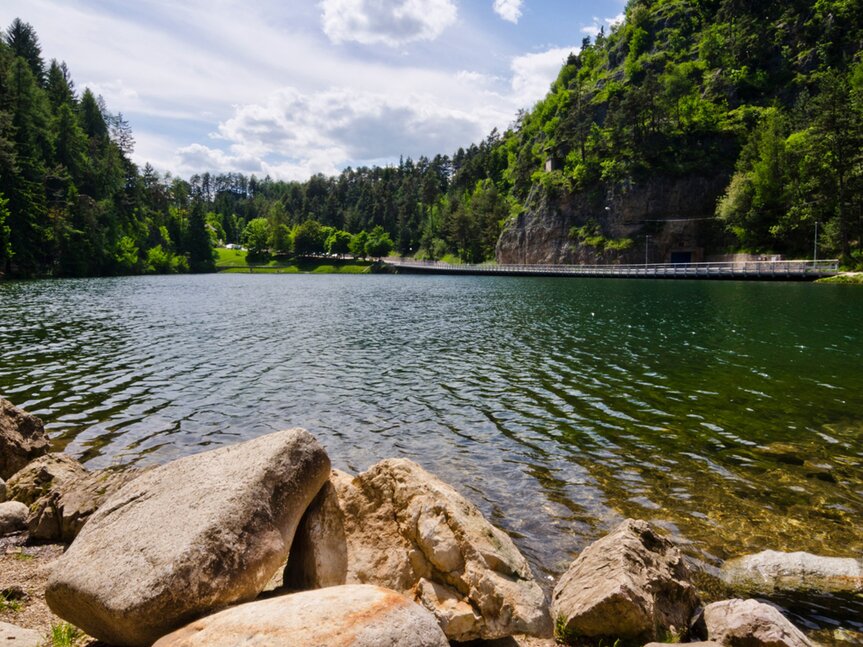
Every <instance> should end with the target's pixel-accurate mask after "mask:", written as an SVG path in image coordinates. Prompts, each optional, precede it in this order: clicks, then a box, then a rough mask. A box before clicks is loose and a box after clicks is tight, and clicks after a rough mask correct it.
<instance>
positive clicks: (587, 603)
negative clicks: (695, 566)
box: [551, 519, 700, 644]
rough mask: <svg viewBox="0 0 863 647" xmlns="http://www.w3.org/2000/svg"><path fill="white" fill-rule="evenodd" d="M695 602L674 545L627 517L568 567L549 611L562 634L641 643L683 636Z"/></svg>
mask: <svg viewBox="0 0 863 647" xmlns="http://www.w3.org/2000/svg"><path fill="white" fill-rule="evenodd" d="M699 604H700V602H699V598H698V594H697V592H696V590H695V587H694V586H693V585H692V583H691V581H690V573H689V570H688V569H687V567H686V564H685V563H684V561H683V558H682V556H681V554H680V551H679V550H678V549H677V547H676V546H675V545H674V544H673V543H672V542H671V541H669V540H668V539H666V538H665V537H663V536H662V535H660V534H658V533H657V532H656V530H655V529H654V528H653V527H652V526H651V525H650V524H649V523H647V522H646V521H635V520H632V519H627V520H626V521H624V522H623V523H622V524H620V525H619V526H618V527H617V528H616V529H615V530H614V531H613V532H612V533H611V534H609V535H607V536H605V537H603V538H602V539H600V540H599V541H596V542H594V543H593V544H591V545H590V546H588V547H587V548H585V549H584V551H582V553H581V554H580V555H579V556H578V557H577V558H576V559H575V561H574V562H573V563H572V565H570V567H569V569H568V570H567V572H566V573H565V574H564V575H563V577H562V578H561V579H560V581H559V582H558V584H557V586H556V587H555V589H554V594H553V596H552V602H551V612H552V615H553V616H554V618H555V628H556V630H557V632H558V633H559V634H561V635H560V636H559V637H560V638H563V639H566V640H571V639H575V638H579V637H584V638H588V639H594V640H596V639H607V640H609V642H612V643H613V642H614V641H615V640H616V639H618V638H619V639H621V640H623V641H625V642H626V641H642V644H643V642H649V641H652V640H659V641H663V640H666V639H668V638H671V637H673V636H675V635H682V634H685V633H686V631H687V630H688V627H689V621H690V619H691V618H692V616H693V615H694V613H695V610H696V608H697V607H698V606H699Z"/></svg>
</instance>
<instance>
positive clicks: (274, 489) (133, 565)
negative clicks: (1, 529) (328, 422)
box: [45, 429, 330, 647]
mask: <svg viewBox="0 0 863 647" xmlns="http://www.w3.org/2000/svg"><path fill="white" fill-rule="evenodd" d="M329 472H330V463H329V459H328V457H327V455H326V453H325V452H324V450H323V448H321V446H320V445H319V444H318V442H317V441H316V440H315V439H314V438H313V437H312V436H311V435H310V434H309V433H308V432H306V431H304V430H302V429H293V430H289V431H282V432H278V433H274V434H269V435H266V436H262V437H260V438H256V439H254V440H251V441H248V442H245V443H240V444H238V445H233V446H230V447H224V448H221V449H216V450H213V451H209V452H204V453H201V454H197V455H194V456H188V457H186V458H181V459H179V460H176V461H173V462H171V463H168V464H166V465H163V466H161V467H158V468H155V469H153V470H150V471H147V472H145V473H144V474H142V475H141V476H139V477H138V478H137V479H135V480H134V481H132V482H131V483H128V484H127V485H125V486H124V487H123V488H121V489H120V490H119V491H118V492H116V493H115V494H114V495H113V496H111V497H110V498H109V499H108V500H107V501H106V502H105V503H104V504H103V505H102V507H100V508H99V510H98V511H97V512H96V513H95V514H93V516H92V517H91V518H90V520H89V521H88V522H87V524H86V525H85V526H84V528H83V529H82V530H81V532H80V534H79V535H78V537H77V538H76V539H75V541H74V542H73V543H72V545H71V546H70V547H69V549H68V550H67V551H66V553H64V554H63V556H62V557H60V558H59V559H58V560H57V561H56V562H54V564H53V566H52V569H51V573H50V576H49V579H48V586H47V589H46V593H45V597H46V600H47V602H48V605H49V606H50V607H51V609H52V611H54V613H56V614H57V615H59V616H60V617H61V618H64V619H66V620H68V621H69V622H71V623H73V624H75V625H77V626H79V627H81V628H82V629H84V630H85V631H86V632H87V633H88V634H90V635H91V636H94V637H96V638H98V639H100V640H103V641H105V642H107V643H110V644H113V645H117V646H119V647H125V646H130V647H138V646H141V647H143V646H145V645H150V644H152V643H153V642H154V641H155V640H157V639H158V638H160V637H161V636H163V635H165V634H167V633H168V632H170V631H173V630H174V629H176V628H178V627H180V626H182V625H184V624H186V623H188V622H189V621H191V620H194V619H195V618H198V617H200V616H202V615H204V614H206V613H209V612H211V611H213V610H216V609H219V608H222V607H225V606H226V605H230V604H235V603H238V602H245V601H249V600H251V599H254V598H255V597H256V596H257V595H258V593H260V591H261V590H262V589H263V588H264V586H265V585H266V583H267V581H268V580H269V579H270V577H271V576H272V574H273V573H274V572H275V571H276V569H278V568H279V567H280V565H281V564H283V563H284V561H285V559H286V557H287V554H288V550H289V547H290V545H291V541H292V539H293V535H294V531H295V530H296V527H297V524H298V523H299V521H300V518H301V517H302V515H303V512H304V511H305V509H306V508H307V506H308V504H309V503H310V502H311V500H312V499H313V498H314V497H315V495H316V494H317V492H318V490H319V489H320V488H321V486H322V485H323V484H324V483H325V482H326V480H327V477H328V476H329Z"/></svg>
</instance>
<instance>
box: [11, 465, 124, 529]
mask: <svg viewBox="0 0 863 647" xmlns="http://www.w3.org/2000/svg"><path fill="white" fill-rule="evenodd" d="M140 473H141V472H140V470H135V469H127V470H110V469H107V470H97V471H95V472H90V471H88V470H87V469H86V468H85V467H84V466H83V465H81V464H80V463H79V462H78V461H76V460H75V459H74V458H72V457H71V456H66V455H65V454H46V455H44V456H40V457H39V458H37V459H36V460H34V461H33V462H31V463H29V464H28V465H27V466H26V467H25V468H24V469H22V470H20V471H19V472H17V473H16V474H15V476H13V477H12V478H11V479H9V483H8V489H9V494H10V496H11V498H13V499H15V500H16V501H20V502H22V503H26V504H27V505H28V506H30V513H29V515H28V517H27V528H28V530H29V533H30V536H31V537H32V538H33V539H41V540H46V541H63V542H66V543H69V542H71V541H72V540H73V539H74V538H75V537H76V536H77V534H78V533H79V532H80V531H81V528H83V527H84V523H86V521H87V519H89V518H90V516H91V515H92V514H93V513H94V512H96V510H97V509H98V508H99V506H101V505H102V503H104V502H105V500H106V499H107V498H108V497H110V496H111V495H112V494H113V493H114V492H116V491H117V490H119V489H120V488H121V487H122V486H123V485H125V484H126V483H128V482H129V481H132V480H133V479H134V478H136V477H137V476H138V475H139V474H140Z"/></svg>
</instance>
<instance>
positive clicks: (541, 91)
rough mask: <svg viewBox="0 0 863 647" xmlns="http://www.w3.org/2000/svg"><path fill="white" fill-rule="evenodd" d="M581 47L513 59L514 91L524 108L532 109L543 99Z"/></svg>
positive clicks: (553, 50) (558, 49)
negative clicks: (561, 69) (567, 61)
mask: <svg viewBox="0 0 863 647" xmlns="http://www.w3.org/2000/svg"><path fill="white" fill-rule="evenodd" d="M579 50H580V48H579V47H575V46H573V47H555V48H553V49H549V50H547V51H545V52H538V53H534V54H524V55H522V56H516V57H515V58H514V59H512V65H511V68H512V91H513V94H514V95H515V97H516V100H517V101H518V103H519V106H520V107H522V108H530V107H531V106H533V104H535V103H536V102H537V101H539V100H540V99H541V98H543V97H544V96H545V95H546V94H547V93H548V89H549V86H550V85H551V83H552V81H554V80H555V79H556V78H557V75H558V74H559V73H560V68H561V67H563V64H564V63H565V62H566V59H567V57H568V56H569V55H570V53H573V54H576V53H578V51H579Z"/></svg>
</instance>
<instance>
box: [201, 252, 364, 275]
mask: <svg viewBox="0 0 863 647" xmlns="http://www.w3.org/2000/svg"><path fill="white" fill-rule="evenodd" d="M216 254H217V257H216V270H217V271H219V272H227V273H253V274H365V273H368V272H371V270H372V266H373V265H374V263H373V262H372V261H361V260H357V259H338V258H302V259H287V258H271V259H269V260H266V261H257V262H254V261H249V260H248V258H247V252H245V251H241V250H237V249H222V248H219V249H216Z"/></svg>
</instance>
